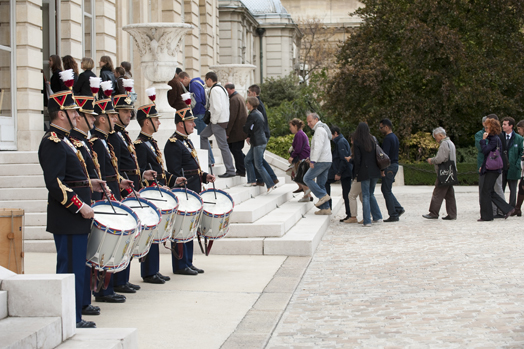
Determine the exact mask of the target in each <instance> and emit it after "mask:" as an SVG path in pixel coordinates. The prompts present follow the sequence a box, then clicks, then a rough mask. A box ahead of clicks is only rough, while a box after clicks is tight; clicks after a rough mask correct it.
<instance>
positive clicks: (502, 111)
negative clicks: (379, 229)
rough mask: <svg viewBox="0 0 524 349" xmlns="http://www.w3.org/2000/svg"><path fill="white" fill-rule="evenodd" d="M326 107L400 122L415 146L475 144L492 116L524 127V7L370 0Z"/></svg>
mask: <svg viewBox="0 0 524 349" xmlns="http://www.w3.org/2000/svg"><path fill="white" fill-rule="evenodd" d="M361 2H362V3H363V4H364V5H365V6H364V7H362V8H360V9H359V10H357V14H358V15H359V16H360V17H361V18H362V19H363V24H362V25H361V26H360V27H359V28H358V29H357V30H356V31H355V32H354V34H353V35H352V36H351V37H350V38H348V39H347V40H346V42H345V43H343V45H342V47H341V51H340V53H339V54H338V56H337V62H338V72H337V73H336V75H335V76H334V78H333V79H332V80H331V81H330V83H329V84H328V86H327V91H328V93H327V94H326V101H327V103H326V108H328V110H329V111H330V113H331V114H332V115H336V116H337V117H339V118H341V119H345V120H349V121H350V122H352V123H354V122H355V121H356V120H367V121H368V122H369V123H370V124H375V125H376V124H378V122H379V121H380V119H382V118H385V117H387V118H390V119H391V120H392V121H393V125H394V127H395V128H396V130H395V131H396V132H397V133H398V134H400V136H402V137H409V136H410V135H411V134H416V133H417V132H419V131H425V132H428V131H431V129H432V128H434V127H437V126H442V127H444V128H445V129H446V130H447V131H448V134H450V135H451V136H453V137H454V139H455V141H456V142H457V141H458V142H460V141H463V142H466V141H467V142H470V139H471V138H470V137H469V136H470V135H471V134H473V133H474V132H476V131H478V129H480V128H481V124H480V120H481V118H482V116H484V115H486V114H488V113H496V114H498V115H499V117H503V116H513V117H514V118H516V119H517V120H518V119H520V118H521V115H522V111H523V103H524V100H523V92H522V91H523V86H524V65H523V62H524V36H523V32H522V28H523V24H524V2H523V1H522V0H395V1H390V0H362V1H361Z"/></svg>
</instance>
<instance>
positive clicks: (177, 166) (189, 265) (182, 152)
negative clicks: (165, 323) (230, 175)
mask: <svg viewBox="0 0 524 349" xmlns="http://www.w3.org/2000/svg"><path fill="white" fill-rule="evenodd" d="M195 119H196V118H195V117H194V116H193V113H192V112H191V109H190V108H184V109H179V110H177V111H176V113H175V124H176V131H175V133H174V134H173V136H172V137H171V138H169V139H168V141H167V142H166V145H165V147H164V154H165V157H166V165H167V170H168V171H169V172H170V173H172V174H173V175H175V176H177V177H182V169H184V176H185V177H186V178H187V188H188V189H191V190H193V191H195V192H196V193H200V191H201V190H202V183H208V182H214V181H215V176H214V175H211V174H207V173H205V172H203V171H202V170H201V169H200V163H199V162H198V156H197V152H196V149H195V147H194V146H193V143H192V142H191V140H190V139H189V135H190V134H191V133H193V130H194V129H195V126H196V124H195V121H194V120H195ZM177 245H179V244H177V243H174V242H172V243H171V247H172V248H173V249H174V250H175V251H178V250H179V249H178V248H179V247H178V246H177ZM182 246H183V255H182V258H181V259H177V258H176V256H175V254H172V256H171V258H172V260H171V262H172V266H173V273H174V274H182V275H197V274H198V273H203V272H204V271H203V270H202V269H198V268H197V267H195V266H194V265H193V241H189V242H186V243H183V244H182Z"/></svg>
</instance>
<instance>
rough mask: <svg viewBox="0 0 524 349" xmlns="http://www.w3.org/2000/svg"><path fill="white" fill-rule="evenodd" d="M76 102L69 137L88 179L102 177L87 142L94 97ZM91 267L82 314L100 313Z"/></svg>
mask: <svg viewBox="0 0 524 349" xmlns="http://www.w3.org/2000/svg"><path fill="white" fill-rule="evenodd" d="M74 98H75V102H76V104H77V105H78V106H79V107H80V109H78V110H77V111H78V114H79V117H78V118H77V121H76V126H75V128H73V129H72V130H71V133H70V134H69V139H70V140H71V142H72V143H73V145H74V146H75V147H76V148H77V149H78V150H79V151H80V152H81V153H82V157H83V159H84V161H85V163H86V167H87V172H88V173H89V178H90V179H103V178H102V176H101V174H100V166H99V165H98V160H97V155H96V153H95V152H93V150H92V148H91V145H90V144H89V142H88V134H89V131H90V130H91V129H92V128H93V125H94V123H95V115H97V114H96V113H95V111H94V105H93V102H94V98H93V97H91V96H74ZM101 198H102V193H98V192H95V193H93V194H92V195H91V200H92V201H97V200H100V199H101ZM90 285H91V267H89V266H87V265H86V276H85V281H84V302H83V308H82V315H100V307H97V306H94V305H92V304H91V287H90Z"/></svg>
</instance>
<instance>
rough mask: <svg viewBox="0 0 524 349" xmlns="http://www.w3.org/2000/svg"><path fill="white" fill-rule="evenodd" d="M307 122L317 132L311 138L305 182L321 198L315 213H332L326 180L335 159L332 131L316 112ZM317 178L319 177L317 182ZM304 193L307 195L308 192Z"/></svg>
mask: <svg viewBox="0 0 524 349" xmlns="http://www.w3.org/2000/svg"><path fill="white" fill-rule="evenodd" d="M307 124H308V126H309V127H310V128H311V129H312V130H313V131H314V132H315V133H314V135H313V139H312V140H311V152H310V156H309V161H310V164H309V167H310V169H309V170H308V171H307V172H306V174H305V176H304V183H306V185H307V186H308V187H309V190H311V191H312V192H313V194H315V196H316V197H317V198H318V199H319V200H318V202H317V203H316V204H315V206H316V207H318V208H319V209H320V211H317V212H315V214H316V215H331V208H329V199H331V197H330V196H329V195H328V193H327V192H326V181H327V178H328V173H329V169H330V168H331V163H332V161H333V158H332V155H331V143H330V142H329V140H330V138H329V135H331V131H329V132H327V131H326V129H328V130H329V128H328V127H327V125H325V124H324V123H323V122H321V121H320V119H319V117H318V114H316V113H312V114H309V115H308V116H307ZM315 178H316V179H317V181H316V182H315ZM304 194H306V195H307V194H308V193H304Z"/></svg>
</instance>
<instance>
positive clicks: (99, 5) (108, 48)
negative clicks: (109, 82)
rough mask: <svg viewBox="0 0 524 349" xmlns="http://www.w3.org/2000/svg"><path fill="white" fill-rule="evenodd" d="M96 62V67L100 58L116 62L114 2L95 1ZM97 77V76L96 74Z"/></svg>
mask: <svg viewBox="0 0 524 349" xmlns="http://www.w3.org/2000/svg"><path fill="white" fill-rule="evenodd" d="M95 12H96V60H95V57H93V60H94V61H95V64H96V65H98V62H99V61H100V57H102V56H109V57H111V59H112V60H113V64H114V65H116V64H119V63H120V62H116V47H117V46H116V8H115V0H96V3H95ZM97 75H98V74H97Z"/></svg>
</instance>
